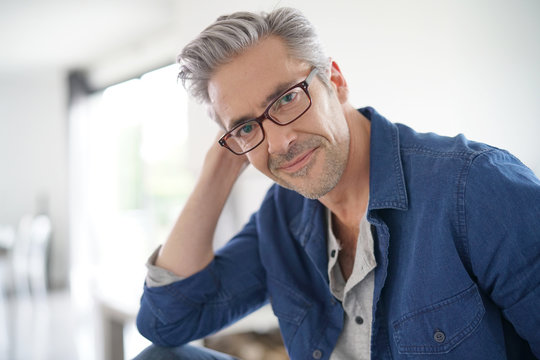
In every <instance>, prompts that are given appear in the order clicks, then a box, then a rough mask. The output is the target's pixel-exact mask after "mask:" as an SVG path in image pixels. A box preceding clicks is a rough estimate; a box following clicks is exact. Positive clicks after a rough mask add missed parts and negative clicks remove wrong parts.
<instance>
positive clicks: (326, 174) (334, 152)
mask: <svg viewBox="0 0 540 360" xmlns="http://www.w3.org/2000/svg"><path fill="white" fill-rule="evenodd" d="M314 148H318V149H317V150H316V152H318V154H316V156H323V161H324V163H323V165H322V173H321V174H320V175H319V176H317V177H316V178H310V177H309V174H310V172H311V170H312V168H313V166H314V165H315V161H310V162H309V163H308V164H307V165H306V166H304V167H303V168H301V169H300V170H298V171H296V172H294V173H290V174H286V175H284V174H283V173H280V172H279V167H280V166H281V165H282V164H284V163H287V162H289V161H291V160H292V159H294V158H295V157H297V156H298V155H299V154H301V153H303V152H305V151H307V150H310V149H314ZM348 149H349V144H348V142H347V144H346V146H345V147H344V148H340V147H338V146H337V145H335V146H331V145H330V144H329V143H328V142H327V141H326V140H324V139H323V138H322V137H319V136H313V137H310V138H309V139H307V140H306V141H304V142H303V143H301V144H299V143H295V144H293V145H292V146H291V147H290V149H289V151H288V152H287V153H286V154H284V155H274V156H271V157H269V158H268V168H269V169H270V172H271V173H272V174H273V175H274V177H275V178H276V182H277V183H278V184H279V185H281V186H283V187H285V188H287V189H290V190H293V191H296V192H297V193H299V194H300V195H302V196H304V197H306V198H308V199H319V198H321V197H322V196H324V195H326V194H328V193H329V192H330V191H331V190H332V189H333V188H334V187H335V186H336V185H337V184H338V182H339V180H340V179H341V176H342V175H343V172H344V171H345V167H346V165H347V158H348ZM313 160H315V159H313ZM285 176H286V177H289V178H291V179H299V180H300V181H296V182H294V183H293V182H292V181H290V180H287V179H286V178H285ZM302 179H303V181H302Z"/></svg>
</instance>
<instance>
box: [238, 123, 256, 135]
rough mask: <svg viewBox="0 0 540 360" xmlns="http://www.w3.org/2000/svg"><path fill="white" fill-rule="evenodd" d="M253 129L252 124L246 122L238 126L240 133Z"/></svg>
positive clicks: (247, 132) (246, 132)
mask: <svg viewBox="0 0 540 360" xmlns="http://www.w3.org/2000/svg"><path fill="white" fill-rule="evenodd" d="M252 131H253V124H246V125H244V126H242V127H241V128H240V134H249V133H250V132H252Z"/></svg>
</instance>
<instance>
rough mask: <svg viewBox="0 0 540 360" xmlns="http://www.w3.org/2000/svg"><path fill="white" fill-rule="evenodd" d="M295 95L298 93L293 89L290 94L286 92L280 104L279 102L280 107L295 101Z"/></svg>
mask: <svg viewBox="0 0 540 360" xmlns="http://www.w3.org/2000/svg"><path fill="white" fill-rule="evenodd" d="M295 97H296V93H295V92H292V91H291V92H290V93H288V94H285V95H284V96H283V97H282V98H281V99H279V101H278V104H277V105H278V107H279V106H283V105H287V104H288V103H290V102H291V101H293V100H294V98H295Z"/></svg>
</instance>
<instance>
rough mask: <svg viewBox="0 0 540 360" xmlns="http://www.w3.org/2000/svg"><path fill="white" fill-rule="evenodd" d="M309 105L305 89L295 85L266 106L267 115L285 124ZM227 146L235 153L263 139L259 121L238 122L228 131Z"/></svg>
mask: <svg viewBox="0 0 540 360" xmlns="http://www.w3.org/2000/svg"><path fill="white" fill-rule="evenodd" d="M309 106H310V100H309V97H308V95H307V94H306V93H305V91H304V90H303V89H302V88H300V87H295V88H293V89H291V90H289V91H288V92H287V93H285V94H284V95H282V96H281V97H279V98H278V99H276V100H275V101H274V102H273V103H272V104H271V105H270V106H269V107H268V117H270V118H271V120H273V121H274V122H276V123H279V124H281V125H286V124H288V123H290V122H293V121H294V120H296V119H297V118H298V117H300V116H301V115H302V114H303V113H304V112H305V111H306V110H307V109H308V108H309ZM230 134H231V136H230V137H229V138H228V139H227V140H226V142H227V146H229V148H230V149H231V150H233V151H234V152H236V153H244V152H248V151H250V150H251V149H253V148H254V147H256V146H257V145H259V144H260V143H261V142H262V140H263V139H264V131H263V129H262V128H261V124H260V122H259V121H256V120H251V121H248V122H246V123H243V124H240V125H239V126H237V127H235V128H234V129H232V130H231V132H230Z"/></svg>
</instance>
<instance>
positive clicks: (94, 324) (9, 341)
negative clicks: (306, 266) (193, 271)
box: [0, 291, 148, 360]
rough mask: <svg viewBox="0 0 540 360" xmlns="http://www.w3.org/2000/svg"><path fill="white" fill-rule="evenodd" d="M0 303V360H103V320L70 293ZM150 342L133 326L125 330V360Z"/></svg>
mask: <svg viewBox="0 0 540 360" xmlns="http://www.w3.org/2000/svg"><path fill="white" fill-rule="evenodd" d="M0 299H3V300H0V359H6V360H75V359H79V360H102V359H103V358H104V355H103V354H104V352H103V347H102V343H103V341H102V339H101V333H102V332H101V331H100V317H99V314H98V313H97V310H96V308H97V307H96V306H94V305H93V304H92V303H91V302H86V303H85V304H81V303H80V302H79V301H74V299H73V297H72V296H71V294H70V293H69V292H68V291H60V292H52V293H49V294H48V295H47V296H46V297H42V298H37V299H36V298H31V297H30V296H24V297H19V298H14V297H9V296H8V297H7V298H6V296H3V297H1V298H0ZM146 345H148V342H147V341H146V339H144V338H142V337H141V336H140V335H139V334H138V332H137V331H136V329H135V326H134V324H133V323H130V324H128V325H126V327H125V330H124V349H125V359H131V358H133V356H135V355H136V354H137V353H138V352H140V350H142V349H143V348H144V347H145V346H146Z"/></svg>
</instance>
